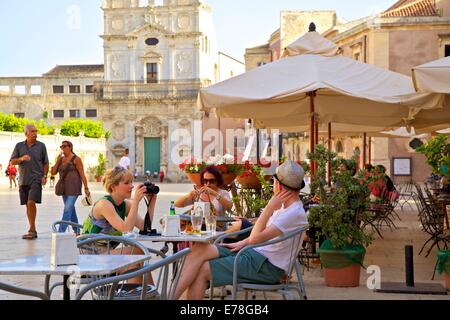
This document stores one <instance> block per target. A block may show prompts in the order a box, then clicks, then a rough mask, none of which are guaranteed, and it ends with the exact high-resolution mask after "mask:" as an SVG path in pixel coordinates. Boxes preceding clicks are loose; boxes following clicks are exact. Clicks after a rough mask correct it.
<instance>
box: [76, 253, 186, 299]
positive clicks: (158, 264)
mask: <svg viewBox="0 0 450 320" xmlns="http://www.w3.org/2000/svg"><path fill="white" fill-rule="evenodd" d="M190 252H191V249H189V248H187V249H184V250H182V251H179V252H178V253H176V254H174V255H172V256H168V257H164V258H163V259H161V260H158V261H155V262H152V263H149V264H147V265H145V266H144V267H142V268H140V269H139V270H136V271H131V272H128V273H125V274H121V275H118V276H113V277H108V278H104V279H100V280H97V281H94V282H92V283H90V284H88V285H86V286H85V287H83V288H82V289H81V290H80V291H79V293H78V294H77V296H76V298H75V299H76V300H81V299H83V297H84V296H85V295H86V293H88V292H92V291H94V292H99V291H101V292H104V294H103V295H102V298H103V299H108V300H121V299H126V298H129V297H126V296H123V295H122V290H120V289H121V288H123V283H124V282H126V281H127V280H129V279H132V278H136V277H143V279H144V282H143V283H142V286H141V288H146V287H147V282H146V275H147V274H149V273H150V272H154V271H156V270H158V269H161V270H160V272H159V273H160V274H163V275H164V278H163V281H162V282H161V283H160V284H158V285H157V291H158V292H159V293H160V295H159V299H161V300H172V299H173V298H174V295H175V290H176V287H177V285H178V281H179V277H180V274H181V271H182V269H183V266H184V262H185V260H186V256H187V255H188V254H189V253H190ZM173 264H176V268H175V270H176V274H175V275H173V277H172V280H171V281H170V279H169V273H170V272H169V269H170V267H171V266H172V265H173ZM169 282H170V284H169ZM141 292H142V294H140V295H139V299H141V300H145V299H146V293H147V291H146V290H141ZM96 296H97V297H98V294H96ZM134 297H138V296H136V295H135V296H134Z"/></svg>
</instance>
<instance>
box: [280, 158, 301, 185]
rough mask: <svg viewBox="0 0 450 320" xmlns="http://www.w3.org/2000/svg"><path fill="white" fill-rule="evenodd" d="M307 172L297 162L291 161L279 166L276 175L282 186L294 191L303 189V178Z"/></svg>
mask: <svg viewBox="0 0 450 320" xmlns="http://www.w3.org/2000/svg"><path fill="white" fill-rule="evenodd" d="M304 176H305V171H304V170H303V168H302V167H301V166H300V165H299V164H298V163H296V162H294V161H292V160H289V161H286V162H284V163H283V164H282V165H281V166H279V167H278V168H277V170H276V173H275V176H274V177H275V179H277V180H278V181H279V182H280V183H281V184H282V185H284V186H286V187H288V188H290V189H293V190H300V189H302V182H303V177H304Z"/></svg>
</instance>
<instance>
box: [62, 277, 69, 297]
mask: <svg viewBox="0 0 450 320" xmlns="http://www.w3.org/2000/svg"><path fill="white" fill-rule="evenodd" d="M69 277H70V276H69V275H65V276H64V280H63V281H64V286H63V288H64V289H63V300H70V288H69V286H68V284H69Z"/></svg>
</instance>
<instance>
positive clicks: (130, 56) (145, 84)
mask: <svg viewBox="0 0 450 320" xmlns="http://www.w3.org/2000/svg"><path fill="white" fill-rule="evenodd" d="M141 3H142V1H141V2H140V1H138V0H104V1H103V5H102V10H103V15H104V33H103V35H101V38H102V39H103V47H104V65H96V66H94V65H93V66H57V67H56V68H54V69H53V70H51V71H50V72H48V73H47V74H44V75H43V77H37V78H32V79H31V78H25V77H24V78H0V89H1V88H2V87H3V88H5V87H6V90H4V91H3V94H0V107H1V108H2V110H5V111H6V113H14V114H17V115H18V116H25V117H28V118H35V119H37V118H39V117H42V115H43V114H44V113H46V114H48V115H49V122H50V123H52V124H58V123H59V122H61V121H62V120H67V118H93V119H95V120H99V121H102V122H103V123H104V126H105V127H106V128H107V129H108V130H110V131H111V133H112V135H111V138H110V139H108V146H109V153H108V160H109V165H110V166H114V165H115V164H117V163H118V161H119V159H120V157H121V156H122V155H123V151H124V150H125V149H129V150H130V158H131V161H132V163H133V164H134V165H133V170H135V171H136V172H137V174H138V175H143V174H145V172H148V171H150V172H155V171H157V172H159V171H160V170H164V171H165V173H166V177H167V178H168V179H170V180H172V181H179V180H181V179H182V178H183V177H182V175H181V174H180V172H179V169H178V166H177V163H176V162H174V161H173V155H174V154H175V155H177V157H178V158H183V157H187V156H189V155H190V153H191V152H193V151H194V150H193V149H194V146H193V145H192V144H185V145H183V144H180V143H179V134H177V130H179V129H182V130H184V131H183V132H186V130H187V131H188V132H189V133H190V134H191V136H192V137H197V140H196V141H195V143H200V144H201V143H202V139H201V137H202V133H203V127H204V126H205V120H204V115H203V113H202V112H200V111H199V109H198V107H197V94H198V91H199V90H200V89H201V88H203V87H207V86H209V85H211V84H213V83H215V82H218V81H221V80H225V79H226V78H227V77H230V76H233V75H237V74H239V73H242V72H244V71H245V70H244V69H245V67H244V64H243V63H241V62H239V61H238V60H235V59H233V58H231V57H229V56H227V55H225V54H222V53H220V52H219V51H218V46H217V39H216V35H215V30H214V24H213V18H212V10H211V8H210V7H209V6H208V5H206V4H205V3H203V1H198V0H164V1H163V2H162V3H158V4H157V3H155V1H153V0H149V1H148V3H145V4H144V5H141ZM222 70H227V72H221V71H222ZM50 80H51V81H50ZM18 84H20V85H21V86H22V85H23V86H24V87H25V88H26V89H25V90H24V93H23V94H21V95H20V96H19V95H18V94H17V92H14V88H15V87H17V86H18ZM35 85H38V86H41V87H42V88H41V90H40V92H38V93H34V94H32V93H31V90H30V88H31V87H32V86H35ZM74 86H77V88H74ZM0 91H1V90H0ZM49 99H51V100H52V101H54V103H49V101H50V100H49ZM18 102H20V104H19V103H18ZM19 106H21V109H20V112H19V113H20V114H19V113H18V111H17V110H18V109H17V108H18V107H19ZM237 126H239V124H237ZM198 138H200V139H198ZM192 142H193V143H194V141H192ZM200 148H201V146H200Z"/></svg>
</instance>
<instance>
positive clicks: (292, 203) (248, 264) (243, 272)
mask: <svg viewBox="0 0 450 320" xmlns="http://www.w3.org/2000/svg"><path fill="white" fill-rule="evenodd" d="M303 176H304V172H303V168H302V167H301V166H300V165H298V164H297V163H295V162H294V161H286V162H285V163H283V164H282V165H281V166H279V167H278V168H277V170H276V174H275V176H274V178H275V181H274V186H273V191H274V196H273V197H272V199H271V200H270V201H269V203H268V205H267V206H266V208H265V209H264V210H263V212H262V214H261V216H260V217H259V219H258V221H257V222H256V224H255V226H254V228H253V230H252V232H251V234H250V237H248V238H247V239H245V240H243V241H240V242H237V243H233V244H224V245H222V246H215V245H212V244H205V243H195V244H194V245H193V248H192V252H191V253H190V254H189V255H188V257H187V259H186V263H185V266H184V269H183V271H182V273H181V277H180V282H179V285H178V287H177V290H176V293H175V298H176V299H179V298H180V297H181V295H182V294H183V293H184V292H185V291H186V290H187V296H186V298H187V299H189V300H200V299H203V297H204V293H205V290H206V288H207V286H208V284H209V281H210V280H213V284H214V285H215V286H224V285H230V284H232V283H233V265H234V260H235V257H236V254H237V252H239V251H240V250H241V249H242V248H243V247H245V246H246V245H251V244H258V243H262V242H265V241H269V240H272V239H275V238H277V237H279V236H282V235H283V234H285V233H288V232H291V231H293V230H295V229H296V228H298V227H301V226H306V225H307V224H308V221H307V217H306V214H305V211H304V209H303V204H302V202H301V201H300V198H299V191H300V188H301V184H302V180H303ZM292 241H293V239H288V240H286V241H283V242H281V243H277V244H274V245H269V246H265V247H259V248H255V249H252V250H249V251H247V252H246V254H245V255H244V256H242V257H241V260H240V261H239V267H238V268H239V270H240V274H239V279H238V281H241V282H242V281H243V280H245V281H251V282H256V283H261V284H275V283H279V282H280V280H281V279H282V277H283V276H284V275H285V273H286V272H287V271H288V270H287V268H288V264H289V259H290V256H291V245H292Z"/></svg>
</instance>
